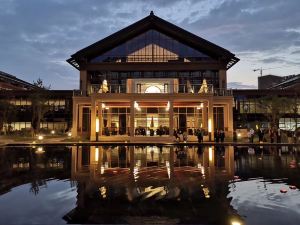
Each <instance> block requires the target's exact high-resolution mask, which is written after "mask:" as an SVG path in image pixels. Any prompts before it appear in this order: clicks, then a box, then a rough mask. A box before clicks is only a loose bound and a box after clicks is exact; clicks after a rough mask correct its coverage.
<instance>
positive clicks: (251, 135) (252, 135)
mask: <svg viewBox="0 0 300 225" xmlns="http://www.w3.org/2000/svg"><path fill="white" fill-rule="evenodd" d="M253 140H254V130H253V129H252V128H251V129H250V142H251V143H253Z"/></svg>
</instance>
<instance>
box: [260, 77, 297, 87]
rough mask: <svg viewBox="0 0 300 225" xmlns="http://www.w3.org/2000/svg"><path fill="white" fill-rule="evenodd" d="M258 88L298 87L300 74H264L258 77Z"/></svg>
mask: <svg viewBox="0 0 300 225" xmlns="http://www.w3.org/2000/svg"><path fill="white" fill-rule="evenodd" d="M258 89H289V90H295V91H296V90H299V89H300V74H298V75H288V76H283V77H281V76H275V75H265V76H261V77H258Z"/></svg>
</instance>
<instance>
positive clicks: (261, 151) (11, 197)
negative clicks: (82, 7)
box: [0, 146, 300, 225]
mask: <svg viewBox="0 0 300 225" xmlns="http://www.w3.org/2000/svg"><path fill="white" fill-rule="evenodd" d="M299 188H300V149H299V147H296V148H295V147H279V148H276V147H259V146H257V147H255V148H253V147H240V148H238V147H232V146H226V147H224V146H211V147H202V146H180V147H179V146H71V147H69V146H66V147H42V146H40V147H36V148H22V147H7V148H2V149H0V223H1V224H66V223H76V224H86V223H92V224H97V223H102V224H236V225H237V224H254V225H257V224H267V225H269V224H284V225H287V224H299V223H300V191H299Z"/></svg>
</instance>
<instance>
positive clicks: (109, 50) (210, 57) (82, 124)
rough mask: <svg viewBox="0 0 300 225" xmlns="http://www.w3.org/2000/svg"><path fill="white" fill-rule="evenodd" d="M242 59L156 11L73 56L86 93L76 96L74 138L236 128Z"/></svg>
mask: <svg viewBox="0 0 300 225" xmlns="http://www.w3.org/2000/svg"><path fill="white" fill-rule="evenodd" d="M238 60H239V59H238V58H236V57H235V56H234V54H232V53H231V52H229V51H228V50H226V49H223V48H221V47H219V46H217V45H215V44H212V43H211V42H208V41H206V40H204V39H202V38H200V37H198V36H195V35H194V34H191V33H189V32H187V31H185V30H183V29H181V28H179V27H177V26H175V25H173V24H171V23H169V22H167V21H165V20H163V19H161V18H159V17H157V16H155V15H154V14H153V13H152V12H151V13H150V15H149V16H147V17H145V18H144V19H142V20H140V21H138V22H136V23H134V24H132V25H130V26H128V27H126V28H124V29H122V30H121V31H119V32H117V33H114V34H112V35H110V36H109V37H106V38H105V39H103V40H100V41H99V42H96V43H94V44H92V45H90V46H88V47H86V48H84V49H82V50H80V51H78V52H76V53H75V54H73V55H72V56H71V58H70V59H68V60H67V61H68V62H69V63H70V64H71V65H72V66H74V67H75V68H76V69H78V70H79V71H80V91H81V94H80V95H78V96H74V97H73V123H72V126H73V128H72V135H73V136H74V137H84V136H85V137H88V138H89V139H90V140H92V141H94V140H100V141H112V140H116V141H153V142H156V141H172V140H173V139H174V132H175V133H184V132H186V134H187V135H188V140H196V134H197V132H199V131H203V133H204V134H205V139H209V137H211V138H213V131H214V129H222V130H224V131H225V132H226V135H227V136H228V137H230V136H232V132H233V114H232V108H233V96H232V92H231V90H227V88H226V84H227V80H226V71H227V70H228V69H229V68H230V67H231V66H233V65H234V64H235V63H236V62H237V61H238Z"/></svg>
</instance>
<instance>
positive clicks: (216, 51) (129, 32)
mask: <svg viewBox="0 0 300 225" xmlns="http://www.w3.org/2000/svg"><path fill="white" fill-rule="evenodd" d="M150 29H154V30H157V31H159V32H162V33H164V34H165V35H168V36H171V37H173V38H174V39H176V40H178V41H179V42H181V43H183V44H186V45H188V46H190V47H192V48H195V49H197V50H200V51H202V52H203V53H205V54H207V55H208V56H210V57H212V58H213V59H216V60H220V61H223V62H225V63H226V64H227V69H229V68H230V67H232V66H233V65H234V64H235V63H237V62H238V61H239V59H238V58H237V57H235V55H234V54H233V53H231V52H230V51H228V50H226V49H224V48H222V47H220V46H218V45H216V44H213V43H212V42H209V41H207V40H205V39H203V38H201V37H199V36H197V35H194V34H192V33H190V32H188V31H186V30H184V29H182V28H180V27H178V26H176V25H174V24H172V23H170V22H168V21H166V20H163V19H161V18H160V17H157V16H155V15H154V13H153V12H152V11H151V13H150V15H149V16H147V17H145V18H143V19H141V20H139V21H137V22H136V23H133V24H132V25H130V26H128V27H125V28H124V29H122V30H120V31H118V32H116V33H114V34H112V35H110V36H108V37H106V38H104V39H102V40H100V41H98V42H96V43H94V44H92V45H90V46H88V47H86V48H83V49H81V50H79V51H78V52H76V53H75V54H73V55H71V58H70V59H68V60H67V62H68V63H70V64H71V65H72V66H74V67H75V68H77V69H80V64H81V62H86V61H88V60H90V59H91V58H93V57H96V56H98V55H100V54H103V53H105V52H106V51H108V50H110V49H112V48H114V47H116V46H118V45H120V44H122V43H124V42H125V41H127V40H129V39H131V38H134V37H136V36H138V35H140V34H141V33H144V32H146V31H147V30H150Z"/></svg>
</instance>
